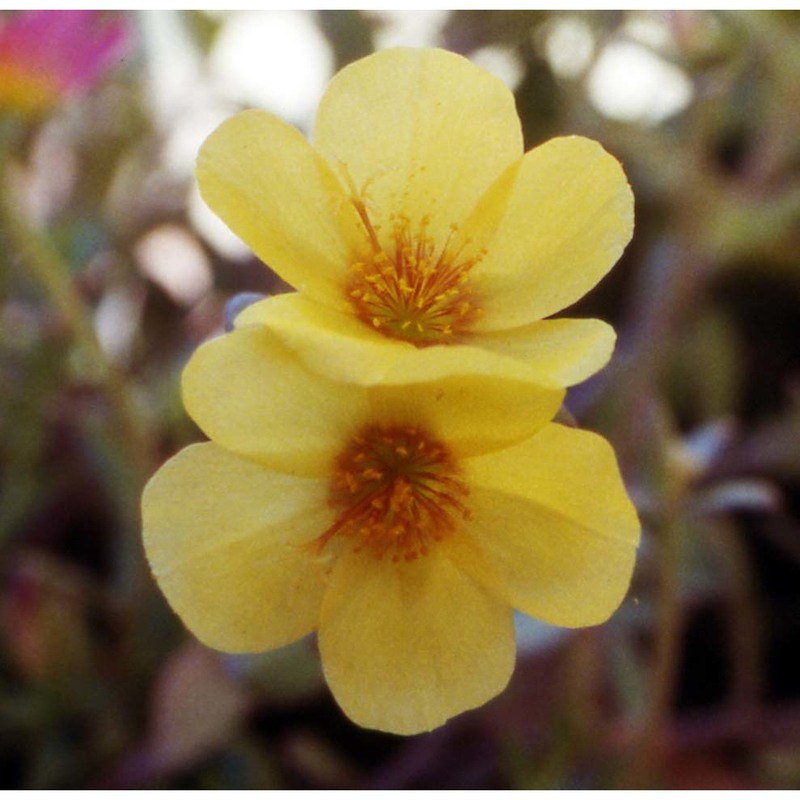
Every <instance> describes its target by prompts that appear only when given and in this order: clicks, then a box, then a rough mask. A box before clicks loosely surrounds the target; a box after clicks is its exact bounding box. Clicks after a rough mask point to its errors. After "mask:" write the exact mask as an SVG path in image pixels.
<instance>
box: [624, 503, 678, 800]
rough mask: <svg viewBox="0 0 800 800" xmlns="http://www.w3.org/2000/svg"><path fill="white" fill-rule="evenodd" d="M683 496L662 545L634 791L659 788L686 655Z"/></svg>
mask: <svg viewBox="0 0 800 800" xmlns="http://www.w3.org/2000/svg"><path fill="white" fill-rule="evenodd" d="M680 505H681V504H680V500H679V499H676V498H673V499H672V502H670V503H669V506H670V508H668V509H667V515H666V520H667V521H666V522H665V524H664V526H663V528H662V530H661V537H660V539H659V542H658V546H659V554H658V555H659V560H658V564H659V575H658V594H657V598H656V602H657V606H658V623H657V628H656V638H655V643H654V648H653V668H652V679H651V683H650V691H649V698H648V704H647V709H646V711H645V713H644V716H643V718H642V720H641V723H640V729H639V735H638V741H637V742H636V744H635V746H634V748H633V753H632V760H631V765H630V768H629V771H628V775H627V779H626V784H627V786H628V787H629V788H631V789H645V788H654V784H655V783H656V782H657V780H658V772H659V763H660V761H661V757H662V754H663V753H662V748H663V742H664V739H665V736H666V732H667V728H668V726H669V721H670V716H671V714H672V709H673V705H674V702H675V692H676V689H677V682H678V674H679V669H680V658H681V638H682V634H683V629H684V611H683V608H682V605H681V601H680V566H681V549H682V547H681V546H682V541H683V520H682V517H681V509H680Z"/></svg>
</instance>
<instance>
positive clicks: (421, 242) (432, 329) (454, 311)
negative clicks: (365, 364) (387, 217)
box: [347, 200, 481, 347]
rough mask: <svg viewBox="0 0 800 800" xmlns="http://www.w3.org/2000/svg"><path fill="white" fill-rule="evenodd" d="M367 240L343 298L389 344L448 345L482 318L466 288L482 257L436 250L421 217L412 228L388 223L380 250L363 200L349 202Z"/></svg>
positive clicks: (397, 220)
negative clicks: (385, 240) (394, 341)
mask: <svg viewBox="0 0 800 800" xmlns="http://www.w3.org/2000/svg"><path fill="white" fill-rule="evenodd" d="M353 204H354V205H355V208H356V211H357V212H358V214H359V217H360V218H361V222H362V223H363V225H364V228H365V230H366V232H367V235H368V237H369V247H368V249H367V250H366V252H365V255H364V256H363V257H362V258H361V259H360V260H358V261H356V262H355V263H354V264H353V268H352V270H353V271H352V276H351V278H350V281H349V283H348V284H347V296H348V299H349V300H350V302H351V303H352V305H353V307H354V308H355V311H356V314H357V315H358V316H359V317H360V318H361V319H362V320H363V321H364V322H366V323H367V324H368V325H372V326H373V327H374V328H375V329H376V330H378V331H379V332H380V333H382V334H383V335H384V336H387V337H389V338H391V339H401V340H403V341H407V342H411V343H412V344H414V345H416V346H417V347H425V346H427V345H432V344H443V343H447V342H452V341H454V340H455V339H457V338H458V336H459V334H462V333H464V332H465V331H466V330H467V329H468V328H469V326H470V325H471V324H472V322H473V321H474V320H475V319H476V318H477V317H478V316H480V314H481V309H480V308H479V307H478V306H477V305H476V303H475V297H474V293H473V291H472V289H471V287H470V285H469V272H470V270H471V269H472V267H474V266H475V264H477V263H478V261H479V260H480V256H475V257H465V256H463V255H462V254H461V252H460V250H459V251H454V250H452V249H451V247H450V239H451V237H452V234H453V233H454V232H455V230H456V226H455V225H454V226H451V234H450V235H449V236H448V237H447V241H445V243H444V246H443V247H441V248H437V246H436V242H435V241H434V240H433V238H432V237H431V236H430V234H429V233H428V230H427V229H428V225H429V224H430V221H429V220H428V218H426V217H423V218H422V220H421V221H420V223H419V225H418V226H417V228H416V229H413V228H412V225H411V222H410V221H409V219H408V218H407V217H401V216H397V217H394V218H393V219H392V230H391V234H390V237H389V244H388V246H386V247H384V246H383V245H382V244H381V242H380V240H379V238H378V234H377V229H376V226H374V225H373V224H372V222H371V220H370V218H369V215H368V213H367V209H366V206H365V205H364V203H363V202H362V201H361V200H353Z"/></svg>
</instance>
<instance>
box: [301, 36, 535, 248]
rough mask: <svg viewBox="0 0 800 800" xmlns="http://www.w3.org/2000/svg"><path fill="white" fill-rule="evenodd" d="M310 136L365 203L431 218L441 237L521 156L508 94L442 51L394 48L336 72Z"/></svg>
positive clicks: (385, 217) (383, 214)
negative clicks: (312, 134)
mask: <svg viewBox="0 0 800 800" xmlns="http://www.w3.org/2000/svg"><path fill="white" fill-rule="evenodd" d="M314 145H315V147H316V148H317V149H318V150H319V151H320V152H321V153H322V154H324V155H325V157H326V158H327V159H328V161H329V163H330V164H331V165H332V166H333V167H334V168H335V169H337V170H338V171H339V172H340V173H341V174H342V175H346V176H347V179H349V181H350V183H351V185H352V188H353V189H354V191H355V192H356V193H357V194H359V195H360V196H362V197H363V198H364V199H365V200H366V204H367V207H368V209H369V210H370V211H372V212H374V213H375V214H376V215H378V218H379V219H380V221H381V222H382V223H384V224H386V223H388V221H389V215H390V214H404V215H406V216H408V217H409V218H410V219H411V220H412V221H413V222H418V221H419V220H420V218H421V216H422V215H427V216H428V217H429V219H430V228H429V230H430V232H431V234H432V235H434V236H435V237H436V238H437V239H438V240H439V241H444V237H446V235H447V233H448V230H449V226H450V225H451V224H453V223H459V222H460V221H461V220H462V219H463V218H464V217H465V216H466V214H467V213H468V212H469V211H470V210H471V209H472V207H473V206H474V205H475V203H477V202H478V200H479V198H480V197H481V195H482V194H483V192H484V191H485V190H486V189H487V188H488V187H489V185H490V184H491V183H492V182H493V181H494V180H495V178H497V176H498V175H499V174H500V173H501V172H502V171H503V170H504V169H505V168H506V167H508V166H509V165H510V164H512V163H513V162H514V161H515V160H517V159H518V158H519V157H520V156H521V155H522V132H521V130H520V124H519V118H518V117H517V113H516V109H515V105H514V97H513V95H512V94H511V92H510V91H509V90H508V88H507V87H506V86H505V85H504V84H503V83H502V81H500V80H498V79H497V78H495V77H494V76H493V75H491V74H490V73H488V72H486V71H485V70H482V69H480V68H479V67H477V66H475V65H474V64H472V63H471V62H470V61H468V60H467V59H465V58H463V57H462V56H458V55H456V54H454V53H449V52H447V51H445V50H433V49H411V48H395V49H390V50H384V51H381V52H379V53H376V54H374V55H372V56H369V57H367V58H364V59H361V60H359V61H357V62H355V63H353V64H350V65H349V66H347V67H345V68H344V69H343V70H342V71H341V72H339V73H338V74H337V75H336V76H335V77H334V78H333V80H332V81H331V83H330V85H329V87H328V89H327V91H326V92H325V95H324V97H323V98H322V100H321V102H320V106H319V111H318V113H317V120H316V125H315V128H314Z"/></svg>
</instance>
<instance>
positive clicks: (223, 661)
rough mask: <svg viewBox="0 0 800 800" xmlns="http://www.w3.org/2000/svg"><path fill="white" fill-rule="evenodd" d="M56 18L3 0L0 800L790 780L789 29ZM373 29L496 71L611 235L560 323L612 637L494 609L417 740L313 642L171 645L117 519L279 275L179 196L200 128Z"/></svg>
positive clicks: (411, 15)
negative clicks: (482, 698)
mask: <svg viewBox="0 0 800 800" xmlns="http://www.w3.org/2000/svg"><path fill="white" fill-rule="evenodd" d="M34 14H37V12H34ZM42 14H44V15H45V16H47V15H53V14H55V16H50V17H49V19H42V18H41V15H42ZM78 16H79V17H80V19H78V17H71V18H70V19H67V20H65V19H62V18H61V16H60V13H59V12H38V16H37V18H36V19H30V18H29V16H28V15H22V16H20V15H16V14H14V13H11V12H2V13H0V171H2V175H0V192H1V193H2V198H1V201H2V202H0V775H2V778H0V782H1V783H2V785H3V787H4V788H83V787H91V788H109V787H110V788H349V787H359V788H515V789H523V788H573V789H574V788H759V787H763V788H797V787H798V786H800V679H798V675H800V648H797V647H796V646H797V644H798V641H799V640H800V112H798V109H800V15H799V14H798V13H796V12H701V11H688V10H686V11H676V12H664V11H641V12H639V11H636V12H634V11H625V12H575V11H554V12H545V11H531V12H524V11H517V12H491V11H470V12H463V11H459V12H448V11H427V12H404V13H395V12H392V13H388V12H386V13H384V12H357V11H322V12H312V11H285V12H169V11H143V12H138V13H130V14H127V13H124V12H118V13H112V12H109V13H99V12H86V13H84V14H80V15H78ZM396 44H409V45H438V46H443V47H446V48H448V49H450V50H453V51H456V52H459V53H462V54H464V55H466V56H468V57H469V58H471V59H473V60H474V61H475V62H476V63H478V64H481V65H483V66H484V67H486V68H487V69H489V70H490V71H492V72H494V73H496V74H497V75H498V76H500V77H501V78H502V79H503V80H504V81H505V82H507V83H508V85H509V86H510V87H511V88H512V89H513V90H514V92H515V95H516V99H517V105H518V109H519V113H520V117H521V119H522V122H523V127H524V132H525V139H526V147H531V146H533V145H535V144H538V143H540V142H542V141H543V140H546V139H548V138H550V137H552V136H555V135H560V134H565V133H577V134H583V135H587V136H590V137H592V138H594V139H597V140H599V141H600V142H601V143H602V144H603V145H604V146H605V147H606V149H607V150H609V151H610V152H611V153H613V154H614V155H616V156H617V158H619V159H620V161H621V162H622V164H623V165H624V168H625V170H626V172H627V174H628V176H629V179H630V182H631V184H632V186H633V189H634V194H635V196H636V233H635V235H634V239H633V242H632V243H631V245H630V246H629V247H628V249H627V251H626V252H625V255H624V256H623V258H622V260H621V261H620V263H619V264H618V265H617V267H615V269H614V270H613V271H612V273H611V274H610V275H609V276H608V277H607V278H606V279H605V280H604V281H602V283H601V284H600V285H599V286H598V287H597V289H595V290H594V291H593V292H591V293H590V294H589V295H588V296H587V297H586V298H585V299H584V300H582V301H581V302H580V303H579V304H578V305H577V306H574V307H573V308H571V309H569V315H570V316H595V317H600V318H602V319H605V320H607V321H609V322H611V323H612V324H613V325H614V326H615V328H616V329H617V331H618V333H619V342H618V347H617V351H616V354H615V356H614V359H613V361H612V362H611V364H610V365H609V366H608V367H607V368H606V369H605V370H604V371H603V372H602V373H601V374H599V375H598V376H596V377H595V378H593V379H592V380H590V381H588V382H587V383H585V384H583V385H581V386H579V387H577V388H575V389H574V390H571V392H570V394H569V395H568V401H567V406H568V408H569V410H570V411H571V412H572V414H573V415H574V416H575V417H576V418H577V419H578V421H579V423H580V424H581V426H582V427H587V428H591V429H594V430H597V431H599V432H601V433H602V434H603V435H605V436H606V437H607V438H609V439H610V440H611V441H612V443H613V444H614V446H615V449H616V451H617V453H618V456H619V459H620V462H621V464H622V467H623V472H624V475H625V478H626V482H627V484H628V486H629V489H630V492H631V494H632V496H633V498H634V500H635V502H636V505H637V507H638V509H639V512H640V516H641V519H642V523H643V527H644V536H643V543H642V547H641V550H640V555H639V560H638V565H637V571H636V574H635V576H634V581H633V585H632V587H631V591H630V594H629V597H628V600H627V601H626V602H625V604H624V605H623V607H622V608H621V609H620V611H619V612H618V613H617V614H616V615H615V616H614V617H613V618H612V620H611V621H610V622H609V623H607V624H606V625H603V626H600V627H597V628H591V629H585V630H579V631H563V630H559V629H553V628H548V627H546V626H544V625H541V624H539V623H536V622H535V621H533V620H529V619H520V620H519V621H518V622H519V628H518V633H519V637H518V638H519V658H518V663H517V668H516V671H515V674H514V677H513V678H512V681H511V684H510V686H509V688H508V689H507V690H506V692H505V693H504V694H502V695H501V696H500V697H498V698H496V699H495V700H494V701H492V702H490V703H489V704H487V705H486V706H484V707H483V708H480V709H477V710H475V711H471V712H468V713H465V714H463V715H461V716H459V717H457V718H455V719H453V720H451V721H450V722H449V723H448V724H447V725H446V726H445V727H443V728H441V729H439V730H437V731H434V732H432V733H430V734H426V735H422V736H417V737H411V738H403V737H397V736H391V735H387V734H380V733H375V732H372V731H366V730H362V729H359V728H357V727H356V726H354V725H353V724H351V723H350V722H349V721H348V720H347V718H345V717H344V716H343V714H342V713H341V712H340V711H339V710H338V707H337V706H336V704H335V702H334V701H333V700H332V698H331V696H330V694H329V692H328V690H327V688H326V686H325V684H324V681H323V679H322V675H321V671H320V666H319V660H318V656H317V653H316V651H315V644H314V641H313V639H312V640H304V641H301V642H298V643H297V644H296V645H292V646H290V647H288V648H285V649H283V650H280V651H276V652H273V653H271V654H266V655H257V656H228V655H222V654H218V653H215V652H213V651H210V650H208V649H206V648H204V647H202V646H201V645H199V644H198V643H197V642H196V641H195V640H194V639H193V638H192V636H191V635H190V634H188V633H187V632H186V631H185V630H184V629H183V627H182V625H181V623H180V622H179V620H178V619H177V618H176V617H175V616H174V615H172V614H171V612H170V611H169V609H168V608H167V606H166V604H165V601H164V600H163V598H162V596H161V595H160V593H159V592H158V590H157V588H156V586H155V584H154V583H153V581H152V580H151V578H150V576H149V574H148V570H147V566H146V564H145V562H144V558H143V554H142V549H141V543H140V529H139V497H140V493H141V489H142V486H143V484H144V482H145V481H146V479H147V478H148V477H149V476H150V475H151V474H152V473H153V472H154V471H155V470H156V468H157V467H158V466H159V465H160V464H161V463H162V462H163V461H164V460H165V459H167V458H168V457H169V456H171V455H172V454H173V453H175V452H176V451H177V450H178V449H180V448H181V447H183V446H184V445H186V444H188V443H190V442H193V441H197V440H199V439H200V438H202V437H201V434H200V432H199V430H198V429H197V428H196V427H195V426H194V425H193V423H192V422H191V421H190V420H189V419H188V418H187V416H186V414H185V413H184V411H183V408H182V405H181V401H180V396H179V376H180V372H181V369H182V367H183V365H184V364H185V363H186V360H187V358H188V357H189V355H190V354H191V352H192V351H193V350H194V348H195V347H196V346H197V345H198V344H199V343H200V342H201V341H203V340H204V339H206V338H208V337H209V336H212V335H214V334H216V333H218V332H220V331H221V330H222V327H223V325H224V309H225V305H226V303H227V302H228V301H229V300H230V298H232V297H233V296H235V295H236V294H238V293H240V292H275V291H281V290H283V289H285V288H286V287H285V286H282V285H281V284H280V282H279V281H278V280H277V278H275V276H273V275H272V274H271V273H270V271H269V270H268V269H267V268H265V266H264V265H262V264H260V263H258V262H257V261H256V260H255V259H254V258H253V257H252V255H251V254H250V253H249V251H248V250H247V248H246V247H244V246H243V245H242V244H241V243H240V242H239V241H238V240H236V239H235V238H233V237H232V235H231V234H230V233H229V232H228V231H227V229H225V228H224V226H222V224H221V223H219V222H218V221H217V220H216V219H215V218H214V217H213V216H212V215H211V214H210V212H208V211H207V210H206V209H205V208H204V206H203V205H202V203H201V202H200V201H199V199H198V195H197V191H196V188H195V186H194V182H193V172H192V170H193V161H194V158H195V155H196V152H197V149H198V147H199V145H200V143H201V142H202V140H203V139H204V138H205V136H207V135H208V134H209V133H210V132H211V130H212V129H213V128H214V127H215V126H216V125H217V124H218V123H219V122H220V121H222V120H223V119H224V118H225V117H227V116H229V115H230V114H232V113H233V112H235V111H236V110H237V109H239V108H242V107H245V106H262V107H266V108H269V109H271V110H272V111H274V112H275V113H277V114H279V115H281V116H282V117H284V118H285V119H287V120H289V121H291V122H293V123H294V124H296V125H297V126H298V127H300V128H301V129H302V130H304V131H308V130H309V127H310V124H311V122H312V120H313V115H314V111H315V108H316V106H317V103H318V101H319V97H320V95H321V93H322V91H323V90H324V87H325V85H326V83H327V81H328V80H329V78H330V77H331V75H332V74H333V73H334V72H335V71H336V70H337V69H339V68H340V67H342V66H343V65H345V64H346V63H348V62H349V61H351V60H353V59H356V58H359V57H361V56H364V55H367V54H368V53H370V52H372V51H374V50H376V49H380V48H384V47H388V46H392V45H396ZM37 48H38V49H37Z"/></svg>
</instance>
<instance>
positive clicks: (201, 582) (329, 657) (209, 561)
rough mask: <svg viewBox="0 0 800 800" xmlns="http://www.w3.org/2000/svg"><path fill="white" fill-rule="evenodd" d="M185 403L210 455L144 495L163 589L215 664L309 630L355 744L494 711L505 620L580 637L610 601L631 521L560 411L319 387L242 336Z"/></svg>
mask: <svg viewBox="0 0 800 800" xmlns="http://www.w3.org/2000/svg"><path fill="white" fill-rule="evenodd" d="M478 392H480V394H479V402H476V396H478ZM183 393H184V402H185V403H186V406H187V409H188V410H189V412H190V413H191V415H192V417H193V418H194V419H195V421H196V422H197V423H198V424H199V425H200V427H201V428H202V429H203V430H204V431H205V433H206V434H207V435H208V436H209V437H210V438H211V440H212V441H211V442H207V443H204V444H198V445H192V446H191V447H188V448H187V449H185V450H183V451H182V452H181V453H179V454H178V455H177V456H175V457H174V458H173V459H172V460H170V461H169V462H167V464H165V465H164V466H163V467H162V468H161V469H160V470H159V472H158V473H156V475H155V476H154V477H153V478H152V479H151V480H150V482H149V484H148V486H147V488H146V490H145V493H144V497H143V527H144V543H145V549H146V551H147V555H148V558H149V560H150V563H151V565H152V568H153V572H154V575H155V577H156V579H157V581H158V583H159V585H160V587H161V589H162V590H163V591H164V593H165V595H166V597H167V598H168V600H169V602H170V603H171V605H172V606H173V608H174V609H175V611H176V612H177V613H178V614H179V615H180V616H181V618H182V619H183V620H184V622H185V623H186V625H187V626H188V627H189V628H190V629H191V630H192V631H193V632H194V633H195V634H196V635H197V636H198V637H199V638H200V639H201V640H202V641H203V642H205V643H206V644H208V645H210V646H212V647H215V648H218V649H221V650H227V651H259V650H265V649H269V648H274V647H279V646H282V645H285V644H288V643H289V642H292V641H294V640H296V639H298V638H300V637H302V636H304V635H306V634H307V633H310V632H311V631H315V630H318V631H319V647H320V652H321V656H322V660H323V666H324V671H325V675H326V678H327V680H328V683H329V684H330V687H331V689H332V691H333V693H334V696H335V697H336V699H337V700H338V702H339V704H340V705H341V707H342V708H343V709H344V711H345V712H346V713H347V714H348V715H349V716H350V717H351V718H352V719H353V720H354V721H355V722H357V723H359V724H361V725H364V726H367V727H374V728H379V729H382V730H386V731H392V732H395V733H404V734H410V733H416V732H419V731H424V730H429V729H431V728H434V727H436V726H438V725H441V724H442V723H444V722H445V720H447V719H448V718H449V717H451V716H453V715H454V714H458V713H460V712H461V711H464V710H466V709H469V708H473V707H475V706H477V705H480V704H481V703H484V702H486V701H487V700H489V699H490V698H491V697H493V696H494V695H496V694H497V693H498V692H500V691H501V690H502V689H503V688H504V686H505V685H506V683H507V681H508V679H509V677H510V674H511V671H512V669H513V665H514V654H515V645H514V630H513V625H512V608H518V609H520V610H522V611H524V612H525V613H527V614H530V615H532V616H535V617H537V618H539V619H542V620H545V621H547V622H551V623H554V624H557V625H564V626H570V627H574V626H583V625H593V624H597V623H600V622H603V621H604V620H605V619H607V617H608V616H609V615H610V614H611V613H612V612H613V611H614V610H615V609H616V607H617V606H618V605H619V603H620V601H621V600H622V598H623V596H624V595H625V592H626V590H627V587H628V584H629V581H630V576H631V571H632V568H633V563H634V557H635V550H636V545H637V541H638V536H639V526H638V521H637V518H636V513H635V511H634V509H633V507H632V506H631V503H630V501H629V500H628V498H627V496H626V494H625V489H624V487H623V484H622V481H621V479H620V476H619V471H618V468H617V465H616V462H615V458H614V454H613V451H612V450H611V448H610V447H609V445H608V444H607V443H606V442H605V441H604V440H603V439H601V438H600V437H599V436H596V435H595V434H591V433H586V432H582V431H578V430H574V429H571V428H565V427H562V426H561V425H557V424H548V422H547V421H548V420H549V419H551V417H552V415H553V413H554V412H555V410H556V409H557V407H558V405H559V403H560V402H561V397H562V395H563V391H562V390H547V391H545V390H543V389H542V388H541V387H539V386H538V385H537V384H535V383H533V382H528V381H525V380H515V379H511V378H503V377H497V378H496V379H495V380H493V381H487V380H486V379H485V378H484V377H483V376H474V375H472V376H468V375H459V374H458V373H456V372H453V373H451V374H449V375H446V376H442V377H440V378H438V379H436V380H430V381H425V382H421V383H407V382H406V383H399V384H383V385H373V386H362V385H359V384H355V383H335V382H334V381H332V380H329V379H327V378H325V377H323V376H321V375H319V374H316V373H314V372H312V371H310V370H309V369H308V368H307V367H306V366H305V365H304V364H303V362H302V361H301V360H300V359H298V358H297V357H296V354H295V353H293V352H292V351H291V350H289V349H288V348H287V347H286V346H285V345H284V344H283V343H282V342H281V340H280V339H279V338H278V337H277V336H276V335H275V334H274V333H273V332H271V331H270V330H269V329H268V328H266V327H264V326H257V325H253V326H247V327H242V328H240V329H238V330H235V331H233V332H232V333H231V334H228V335H226V336H223V337H221V338H219V339H216V340H214V341H211V342H209V343H207V344H205V345H203V346H202V347H201V348H200V349H199V350H198V351H197V352H196V353H195V355H194V356H193V357H192V360H191V361H190V363H189V365H188V366H187V368H186V371H185V372H184V378H183Z"/></svg>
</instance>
